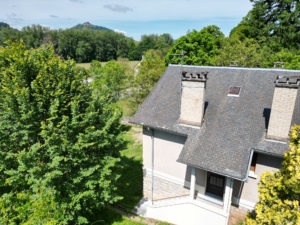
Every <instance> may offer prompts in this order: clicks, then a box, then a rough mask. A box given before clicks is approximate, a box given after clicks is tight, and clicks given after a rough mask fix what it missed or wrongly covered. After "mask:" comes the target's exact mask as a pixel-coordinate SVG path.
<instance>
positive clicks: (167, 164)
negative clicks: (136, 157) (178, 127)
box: [143, 128, 189, 200]
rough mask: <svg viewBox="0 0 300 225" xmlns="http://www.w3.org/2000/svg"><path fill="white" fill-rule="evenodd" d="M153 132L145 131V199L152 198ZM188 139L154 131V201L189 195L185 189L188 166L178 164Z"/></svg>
mask: <svg viewBox="0 0 300 225" xmlns="http://www.w3.org/2000/svg"><path fill="white" fill-rule="evenodd" d="M151 137H152V132H151V131H148V130H147V129H145V128H144V129H143V167H144V197H145V198H150V197H151V186H152V185H151V181H152V179H151V175H152V139H151ZM185 140H186V138H185V137H183V136H179V135H175V134H171V133H168V132H164V131H160V130H154V171H153V173H154V196H153V197H154V199H156V200H157V199H162V198H169V197H174V196H179V195H185V194H188V193H189V190H188V189H186V188H184V180H185V176H186V170H187V166H186V165H184V164H182V163H178V162H176V160H177V159H178V157H179V154H180V152H181V150H182V148H183V145H184V143H185Z"/></svg>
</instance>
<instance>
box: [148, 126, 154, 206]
mask: <svg viewBox="0 0 300 225" xmlns="http://www.w3.org/2000/svg"><path fill="white" fill-rule="evenodd" d="M149 129H150V131H151V147H152V150H151V151H152V156H151V161H152V162H151V164H152V166H151V167H152V168H151V171H152V172H151V173H152V174H151V204H152V205H153V190H154V129H151V128H149Z"/></svg>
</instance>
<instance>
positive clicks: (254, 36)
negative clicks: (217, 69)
mask: <svg viewBox="0 0 300 225" xmlns="http://www.w3.org/2000/svg"><path fill="white" fill-rule="evenodd" d="M251 2H253V9H252V10H250V11H249V12H248V14H247V16H246V17H244V18H243V20H242V21H241V22H240V23H239V24H238V25H237V26H236V27H235V28H233V29H232V31H231V32H230V36H229V37H225V36H224V34H223V33H222V32H221V31H220V29H219V28H218V27H217V26H208V27H205V28H203V29H202V30H201V31H196V30H194V31H192V32H190V33H188V34H187V35H185V36H182V37H180V38H179V39H178V40H176V42H175V43H174V45H173V47H172V48H171V49H170V51H169V52H168V54H167V56H166V63H175V64H179V63H180V62H181V56H180V55H179V54H180V53H181V51H182V50H183V51H184V56H183V63H184V64H188V65H209V66H229V65H230V64H231V62H232V61H234V62H233V63H234V64H235V65H237V66H239V67H264V68H270V67H273V66H274V62H283V63H285V65H284V68H285V69H300V2H299V1H297V0H291V1H290V0H269V1H265V0H251Z"/></svg>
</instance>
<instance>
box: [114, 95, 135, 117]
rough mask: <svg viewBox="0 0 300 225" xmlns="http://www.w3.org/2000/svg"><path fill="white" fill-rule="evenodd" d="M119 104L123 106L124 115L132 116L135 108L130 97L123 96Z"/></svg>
mask: <svg viewBox="0 0 300 225" xmlns="http://www.w3.org/2000/svg"><path fill="white" fill-rule="evenodd" d="M117 104H118V106H120V107H121V109H122V111H123V116H132V114H133V113H134V111H133V109H132V108H131V107H130V98H121V99H120V100H119V101H118V102H117Z"/></svg>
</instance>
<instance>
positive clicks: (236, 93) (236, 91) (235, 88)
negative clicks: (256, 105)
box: [227, 86, 241, 97]
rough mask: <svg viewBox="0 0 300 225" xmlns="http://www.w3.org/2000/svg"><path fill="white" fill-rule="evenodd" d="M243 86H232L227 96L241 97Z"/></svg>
mask: <svg viewBox="0 0 300 225" xmlns="http://www.w3.org/2000/svg"><path fill="white" fill-rule="evenodd" d="M240 91H241V87H238V86H231V87H230V88H229V92H228V95H227V96H233V97H239V96H240Z"/></svg>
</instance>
